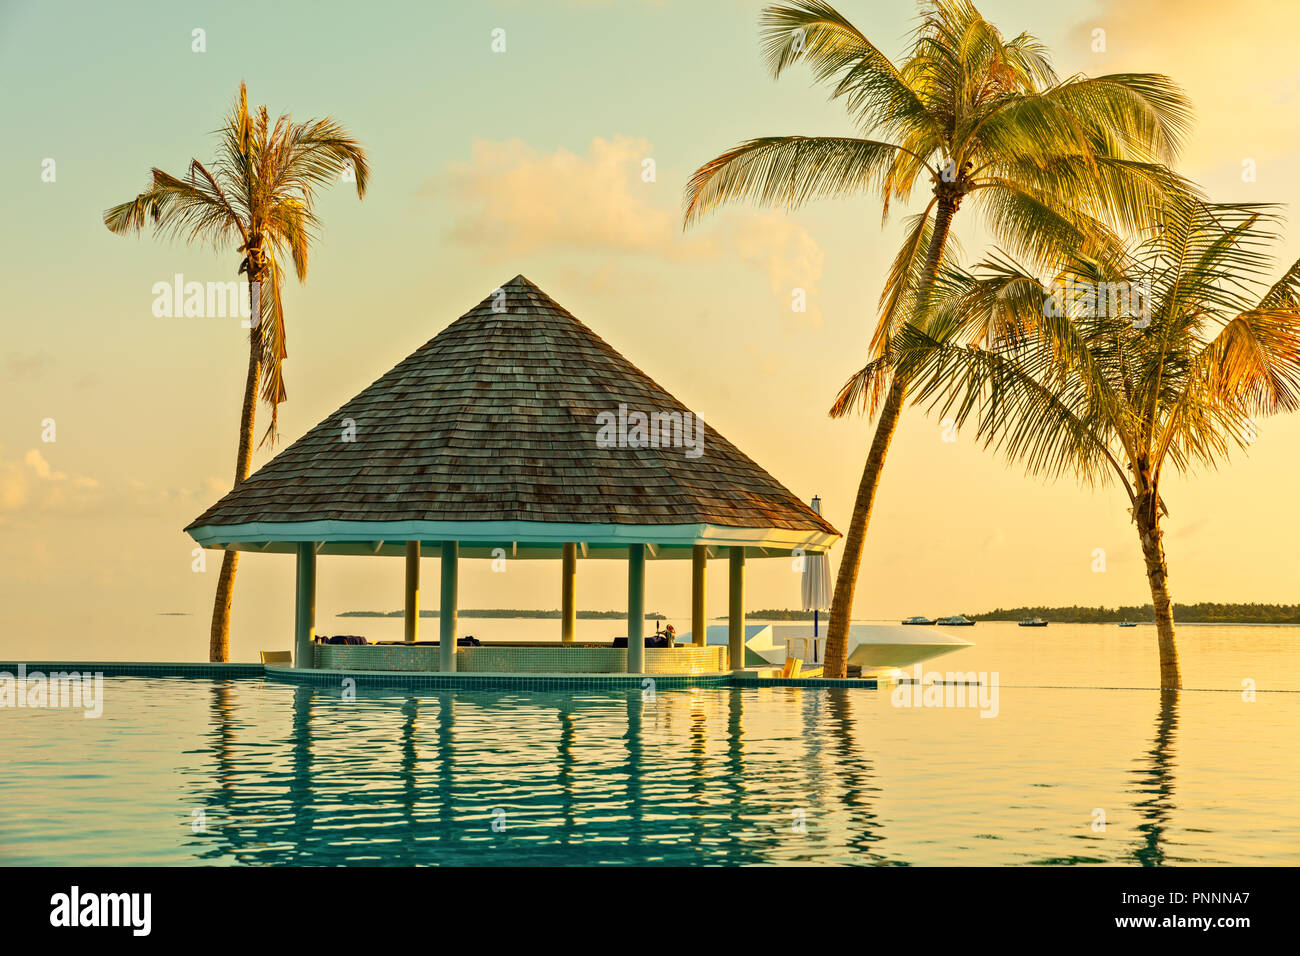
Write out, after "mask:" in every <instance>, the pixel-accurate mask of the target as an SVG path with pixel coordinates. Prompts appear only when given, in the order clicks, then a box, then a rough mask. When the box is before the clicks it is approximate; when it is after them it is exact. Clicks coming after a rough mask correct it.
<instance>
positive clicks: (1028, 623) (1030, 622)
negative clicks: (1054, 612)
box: [1020, 617, 1047, 627]
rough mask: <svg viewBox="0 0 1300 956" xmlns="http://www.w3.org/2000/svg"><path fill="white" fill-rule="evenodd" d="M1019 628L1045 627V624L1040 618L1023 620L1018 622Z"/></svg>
mask: <svg viewBox="0 0 1300 956" xmlns="http://www.w3.org/2000/svg"><path fill="white" fill-rule="evenodd" d="M1020 626H1021V627H1047V622H1046V621H1044V620H1043V619H1042V618H1041V617H1034V618H1028V617H1027V618H1025V619H1024V620H1023V621H1021V622H1020Z"/></svg>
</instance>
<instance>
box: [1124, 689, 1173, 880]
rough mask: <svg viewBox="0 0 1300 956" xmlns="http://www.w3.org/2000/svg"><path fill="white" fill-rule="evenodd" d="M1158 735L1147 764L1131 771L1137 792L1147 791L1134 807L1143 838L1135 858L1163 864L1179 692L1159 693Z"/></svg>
mask: <svg viewBox="0 0 1300 956" xmlns="http://www.w3.org/2000/svg"><path fill="white" fill-rule="evenodd" d="M1155 727H1156V731H1155V737H1154V739H1153V740H1152V743H1151V749H1150V750H1149V751H1147V759H1146V761H1145V766H1143V767H1140V768H1139V769H1137V770H1135V771H1133V772H1132V776H1133V777H1135V778H1136V781H1137V787H1136V792H1137V793H1141V794H1146V795H1147V796H1146V799H1143V800H1138V801H1137V802H1136V803H1134V804H1133V809H1135V810H1136V811H1137V813H1138V816H1139V817H1141V818H1142V820H1143V822H1142V823H1140V824H1138V831H1139V832H1140V833H1141V834H1142V841H1141V842H1140V843H1139V844H1138V845H1137V846H1136V847H1135V848H1134V849H1133V858H1134V859H1135V860H1137V862H1139V863H1141V864H1142V865H1143V866H1163V865H1164V864H1165V863H1166V862H1168V861H1167V859H1166V855H1165V847H1164V845H1163V839H1164V833H1165V829H1166V827H1168V826H1169V821H1170V819H1171V817H1172V816H1173V814H1174V810H1175V807H1174V802H1173V796H1174V764H1175V761H1174V757H1175V748H1174V743H1175V741H1174V733H1175V731H1176V730H1177V729H1178V691H1177V690H1174V689H1172V688H1171V689H1166V690H1162V691H1161V692H1160V709H1159V710H1158V711H1157V713H1156V722H1155Z"/></svg>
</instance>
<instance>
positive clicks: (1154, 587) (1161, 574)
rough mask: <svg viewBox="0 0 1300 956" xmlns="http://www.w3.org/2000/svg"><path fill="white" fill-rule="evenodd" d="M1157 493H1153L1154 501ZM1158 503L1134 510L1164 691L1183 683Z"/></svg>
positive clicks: (1142, 503)
mask: <svg viewBox="0 0 1300 956" xmlns="http://www.w3.org/2000/svg"><path fill="white" fill-rule="evenodd" d="M1154 499H1155V496H1152V502H1154ZM1155 507H1156V506H1155V504H1154V503H1146V502H1142V501H1141V500H1140V499H1139V503H1138V506H1137V507H1136V508H1135V509H1134V512H1135V515H1136V520H1137V526H1138V537H1139V538H1140V539H1141V541H1142V556H1143V557H1144V558H1145V559H1146V564H1147V581H1148V582H1149V583H1150V584H1151V605H1152V607H1154V608H1155V612H1156V640H1157V642H1158V643H1159V646H1160V687H1161V689H1162V690H1170V689H1176V688H1179V687H1182V686H1183V675H1182V671H1181V670H1180V669H1179V667H1178V644H1177V642H1175V640H1174V611H1173V605H1172V604H1171V603H1170V601H1169V572H1168V570H1167V569H1166V567H1165V546H1164V543H1163V541H1162V540H1161V539H1162V538H1163V537H1164V532H1163V531H1161V530H1160V518H1159V516H1158V515H1157V514H1155V513H1154V512H1155Z"/></svg>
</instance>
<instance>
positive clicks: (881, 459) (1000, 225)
mask: <svg viewBox="0 0 1300 956" xmlns="http://www.w3.org/2000/svg"><path fill="white" fill-rule="evenodd" d="M760 31H761V35H762V43H763V48H764V53H765V55H766V59H767V62H768V64H769V66H770V67H771V69H772V72H773V73H774V74H775V75H777V76H779V75H780V74H781V73H782V72H783V71H784V70H785V69H786V68H787V67H789V66H791V65H793V64H794V63H797V62H805V63H807V64H808V65H809V67H810V68H811V70H812V73H813V76H814V77H815V78H816V79H817V80H819V81H825V82H828V83H830V84H831V96H832V98H835V99H839V100H840V101H841V102H843V103H844V105H845V106H846V107H847V110H848V113H849V117H850V119H851V120H852V121H853V123H854V124H855V125H856V126H857V127H858V128H859V129H861V130H862V131H863V133H870V134H872V136H871V138H865V137H860V136H815V137H809V136H769V137H763V138H760V139H753V140H749V141H748V142H745V143H742V144H741V145H739V146H737V147H735V148H733V149H731V150H728V151H727V152H725V153H723V154H722V155H720V156H718V157H717V158H716V159H713V160H711V161H709V162H708V163H706V164H704V165H703V166H701V167H700V169H699V170H697V171H696V173H695V175H694V177H693V178H692V179H691V181H690V183H689V184H688V185H687V188H686V212H685V223H686V224H688V225H689V224H690V223H691V222H692V221H693V220H695V219H696V218H698V217H699V216H701V215H703V214H705V213H707V212H709V211H711V210H713V209H715V208H716V207H718V206H719V205H721V204H723V203H726V202H732V201H737V200H747V201H752V202H756V203H759V204H763V205H769V206H777V207H782V208H786V209H794V208H797V207H799V206H801V205H803V204H804V203H806V202H808V201H810V200H814V199H820V198H827V197H839V196H847V195H851V194H856V193H861V192H866V191H870V190H875V191H876V192H878V194H879V195H880V198H881V201H882V205H883V217H887V216H888V214H889V209H890V204H891V201H893V200H900V201H907V200H908V199H909V198H910V197H911V194H912V192H913V190H914V189H915V188H916V186H917V184H918V183H924V184H925V185H926V186H927V187H928V188H929V191H930V194H931V195H930V198H929V199H928V201H927V202H926V205H925V207H924V209H923V210H922V211H921V212H920V213H918V214H916V215H914V216H913V217H911V219H910V220H909V222H908V224H907V229H906V237H905V240H904V243H903V247H902V249H901V250H900V251H899V253H898V254H897V256H896V258H895V260H894V263H893V266H892V268H891V270H890V273H889V275H888V277H887V279H886V282H885V285H884V289H883V292H882V295H881V301H880V311H881V314H880V319H879V322H878V324H877V327H876V332H875V335H874V337H873V338H872V340H871V343H870V353H871V355H873V356H875V357H877V358H879V357H881V356H884V355H887V354H888V353H889V351H890V348H891V343H892V340H893V336H894V332H895V330H896V329H897V328H898V326H899V324H900V322H901V321H902V320H904V319H905V318H906V317H908V316H909V315H912V314H914V313H916V312H918V311H923V310H924V306H925V301H926V298H927V296H928V290H929V289H930V287H931V285H932V283H933V281H934V278H935V276H936V275H937V273H938V272H939V269H940V267H941V265H942V263H943V262H944V256H945V249H946V247H947V245H948V241H949V231H950V229H951V227H952V223H953V218H954V217H955V216H956V214H957V212H958V210H959V209H960V208H961V207H962V205H963V203H964V202H965V200H966V199H967V198H968V197H969V199H970V200H971V203H972V205H974V206H975V207H976V208H977V209H978V210H979V212H981V213H982V214H983V221H984V223H985V225H986V226H987V227H988V229H989V230H990V231H991V233H992V234H993V236H994V237H996V239H997V240H998V241H999V242H1001V243H1002V244H1003V245H1004V246H1006V247H1007V248H1009V249H1012V250H1014V251H1015V252H1016V253H1017V254H1019V255H1021V256H1023V257H1025V258H1026V259H1029V260H1030V261H1033V262H1047V261H1050V260H1051V259H1052V257H1054V256H1057V255H1059V254H1061V253H1062V252H1063V251H1065V250H1067V249H1070V248H1075V247H1079V246H1083V245H1087V244H1089V243H1092V242H1095V241H1102V240H1108V239H1110V238H1112V234H1111V233H1110V231H1109V230H1110V229H1112V228H1125V229H1131V228H1136V227H1138V226H1140V225H1141V224H1142V223H1143V222H1145V221H1146V219H1147V217H1148V216H1149V213H1150V210H1152V209H1153V208H1155V207H1157V206H1158V205H1159V204H1160V203H1161V202H1162V201H1163V200H1164V198H1165V197H1166V196H1167V195H1168V194H1169V193H1171V192H1176V191H1182V190H1184V189H1185V187H1184V186H1183V185H1182V184H1181V181H1180V180H1178V178H1177V177H1175V176H1173V175H1172V174H1171V173H1170V172H1169V171H1168V170H1167V169H1166V168H1165V166H1164V165H1163V164H1165V163H1167V162H1169V161H1170V160H1171V159H1172V158H1173V156H1174V155H1175V153H1176V151H1177V149H1178V147H1179V145H1180V144H1181V141H1182V139H1183V137H1184V136H1185V134H1186V132H1187V127H1188V122H1189V120H1190V108H1189V106H1188V104H1187V101H1186V100H1185V98H1184V97H1183V95H1182V93H1181V92H1180V91H1179V90H1178V88H1177V87H1176V86H1175V85H1174V84H1173V83H1172V82H1171V81H1170V80H1168V79H1167V78H1166V77H1163V76H1158V75H1152V74H1118V75H1112V76H1101V77H1095V78H1087V77H1082V76H1076V77H1070V78H1068V79H1064V80H1062V79H1060V78H1058V77H1057V75H1056V73H1055V72H1054V71H1053V69H1052V66H1051V63H1050V61H1049V59H1048V57H1047V53H1046V50H1045V49H1044V47H1043V46H1042V45H1041V44H1040V43H1039V42H1038V41H1037V40H1036V39H1034V38H1033V37H1031V36H1029V35H1028V34H1023V33H1022V34H1020V35H1019V36H1016V37H1014V38H1012V39H1005V38H1004V37H1003V36H1002V34H1001V33H999V32H998V30H997V29H996V28H995V27H994V26H993V25H992V24H991V23H989V22H988V21H987V20H985V19H984V18H983V17H982V16H981V15H980V14H979V11H978V10H976V9H975V7H974V6H973V5H972V4H971V3H969V2H968V0H928V2H926V3H925V4H924V5H923V7H922V12H921V17H920V22H919V25H918V27H917V29H916V32H915V36H914V40H913V43H912V46H911V49H910V50H909V51H908V53H907V56H906V58H905V59H904V60H903V61H902V63H901V64H899V65H895V64H894V63H893V62H892V61H891V60H890V59H889V58H888V57H886V56H885V54H884V53H882V52H881V51H880V50H879V49H878V48H877V47H876V46H875V45H874V44H873V43H871V41H869V40H868V39H867V38H866V36H864V35H863V34H862V33H861V31H859V30H858V29H857V28H856V27H854V26H853V24H852V23H850V22H849V20H848V19H847V18H845V17H844V16H843V15H841V14H840V13H838V12H837V11H836V10H835V9H834V8H832V7H831V6H830V5H829V4H827V3H824V2H822V0H793V2H789V3H783V4H779V5H776V6H771V7H768V8H766V9H765V10H764V12H763V14H762V17H761V20H760ZM889 367H891V366H888V365H887V369H888V368H889ZM873 384H874V388H875V392H874V394H873V396H872V401H871V402H870V403H869V407H870V408H871V409H872V410H873V411H878V421H877V424H876V431H875V435H874V437H873V439H872V443H871V448H870V451H869V452H868V455H867V461H866V466H865V468H864V470H863V474H862V480H861V482H860V484H859V486H858V493H857V498H856V500H855V502H854V506H853V516H852V519H851V521H850V524H849V529H848V534H847V535H846V536H845V541H844V554H843V555H842V557H841V560H840V569H839V573H838V575H837V577H836V582H835V596H834V599H833V601H832V607H831V620H830V626H829V628H828V630H827V642H826V653H825V657H824V661H825V673H826V675H827V676H832V677H842V676H844V672H845V667H846V664H847V653H846V652H847V644H848V628H849V618H850V616H851V614H852V610H853V593H854V589H855V586H856V583H857V575H858V568H859V565H860V563H861V558H862V546H863V540H864V537H865V535H866V530H867V526H868V523H869V521H870V518H871V510H872V505H873V503H874V500H875V494H876V488H877V485H878V484H879V481H880V475H881V471H882V469H883V467H884V463H885V457H886V454H887V453H888V450H889V445H890V442H891V440H892V439H893V435H894V431H895V429H896V428H897V427H898V422H899V418H900V416H901V414H902V410H903V405H904V400H905V398H906V393H907V386H908V383H907V380H906V379H905V378H904V377H901V376H897V375H889V374H885V375H883V376H879V377H877V378H875V379H874V380H873ZM882 397H883V400H882Z"/></svg>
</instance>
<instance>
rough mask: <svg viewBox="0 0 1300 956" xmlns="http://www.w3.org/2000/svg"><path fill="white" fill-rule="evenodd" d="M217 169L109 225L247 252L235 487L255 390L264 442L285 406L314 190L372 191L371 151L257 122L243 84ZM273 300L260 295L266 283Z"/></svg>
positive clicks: (154, 195)
mask: <svg viewBox="0 0 1300 956" xmlns="http://www.w3.org/2000/svg"><path fill="white" fill-rule="evenodd" d="M218 134H219V135H220V136H221V147H220V151H219V153H218V156H217V159H216V161H215V162H214V163H212V164H210V168H209V167H208V166H204V165H203V164H202V163H201V162H199V161H198V160H197V159H195V160H192V161H191V162H190V168H189V171H188V173H186V174H185V175H184V176H172V175H170V174H168V173H165V172H163V171H162V170H161V169H154V170H153V171H152V182H150V184H149V186H148V188H146V189H145V191H144V192H142V193H140V195H138V196H136V197H135V198H134V199H132V200H130V201H129V202H124V203H122V204H121V205H119V206H114V207H113V208H111V209H109V210H108V211H107V212H105V213H104V225H106V226H108V228H109V231H110V232H113V233H117V234H119V235H121V234H125V233H131V232H138V231H139V230H141V229H142V228H144V227H145V226H146V225H152V226H153V227H154V229H155V231H156V232H158V233H160V234H162V235H164V236H166V237H168V238H171V239H182V240H184V241H186V242H199V243H208V242H210V243H211V244H212V245H213V246H214V247H216V248H218V249H227V248H233V249H234V251H235V252H241V253H243V254H244V257H243V261H242V262H241V263H240V265H239V273H240V274H244V273H247V275H248V283H249V310H250V315H251V317H252V320H251V322H250V326H251V328H250V330H249V336H248V374H247V376H246V377H245V380H244V404H243V408H242V410H241V412H240V418H239V451H238V453H237V455H236V458H235V482H234V483H235V484H236V485H238V484H239V483H240V482H241V481H243V480H244V479H245V478H247V477H248V469H249V464H250V462H251V461H252V457H253V434H254V432H253V418H254V412H255V409H256V406H257V397H258V389H259V385H260V389H261V397H262V400H263V401H265V402H266V403H267V404H268V405H270V406H271V422H270V425H269V427H268V428H267V430H266V433H265V434H264V436H263V438H262V441H263V442H266V441H268V440H270V442H271V443H274V441H275V436H276V427H277V424H278V410H279V405H280V403H281V402H282V401H284V400H285V397H286V396H285V389H284V376H283V361H284V359H285V357H286V356H287V355H288V353H287V352H286V351H285V333H284V308H283V304H282V300H281V294H280V292H281V281H282V278H283V270H282V268H281V265H280V262H281V260H282V259H283V258H284V257H286V256H287V257H289V258H290V259H292V260H293V266H294V271H295V272H296V273H297V274H298V280H299V281H300V282H301V281H302V280H304V279H306V277H307V257H308V252H309V249H310V246H311V242H312V240H313V239H314V238H315V237H316V235H317V233H318V230H319V225H320V223H319V220H318V219H317V217H316V213H315V208H314V207H315V192H316V190H317V189H318V188H320V187H322V186H327V185H330V184H332V183H336V182H338V181H340V179H342V178H344V177H345V176H349V175H350V176H352V177H353V178H354V179H355V181H356V187H357V196H358V197H362V196H364V195H365V193H366V183H367V181H368V180H369V178H370V167H369V165H368V164H367V161H366V151H365V149H364V148H363V147H362V146H361V144H360V143H359V142H358V141H357V140H355V139H353V138H352V136H351V135H349V133H348V131H347V130H346V129H344V128H343V127H342V126H340V125H339V124H338V123H337V122H335V121H334V120H332V119H330V118H328V117H326V118H325V119H319V120H309V121H308V122H305V123H294V122H292V120H291V119H290V118H289V116H287V115H282V116H280V118H279V119H277V120H276V122H275V126H274V127H272V126H271V124H270V120H269V118H268V115H267V111H266V107H265V106H263V107H261V109H260V110H259V111H258V113H257V115H256V116H255V117H254V116H252V115H250V114H249V112H248V94H247V91H246V90H245V87H244V84H243V83H240V84H239V98H238V99H237V100H236V101H235V106H234V109H233V110H231V113H230V115H229V116H228V117H227V119H226V122H225V124H224V126H223V127H222V128H221V129H220V130H218ZM263 283H266V284H267V285H268V293H269V294H268V295H265V296H264V295H262V284H263ZM238 559H239V553H238V552H237V551H226V553H225V555H224V556H223V558H222V560H221V575H220V576H219V577H218V579H217V595H216V601H215V604H214V607H213V610H212V629H211V634H210V639H209V646H208V657H209V659H210V660H213V661H224V660H227V659H228V658H229V655H230V604H231V600H232V598H233V589H234V582H235V567H236V564H237V562H238Z"/></svg>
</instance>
